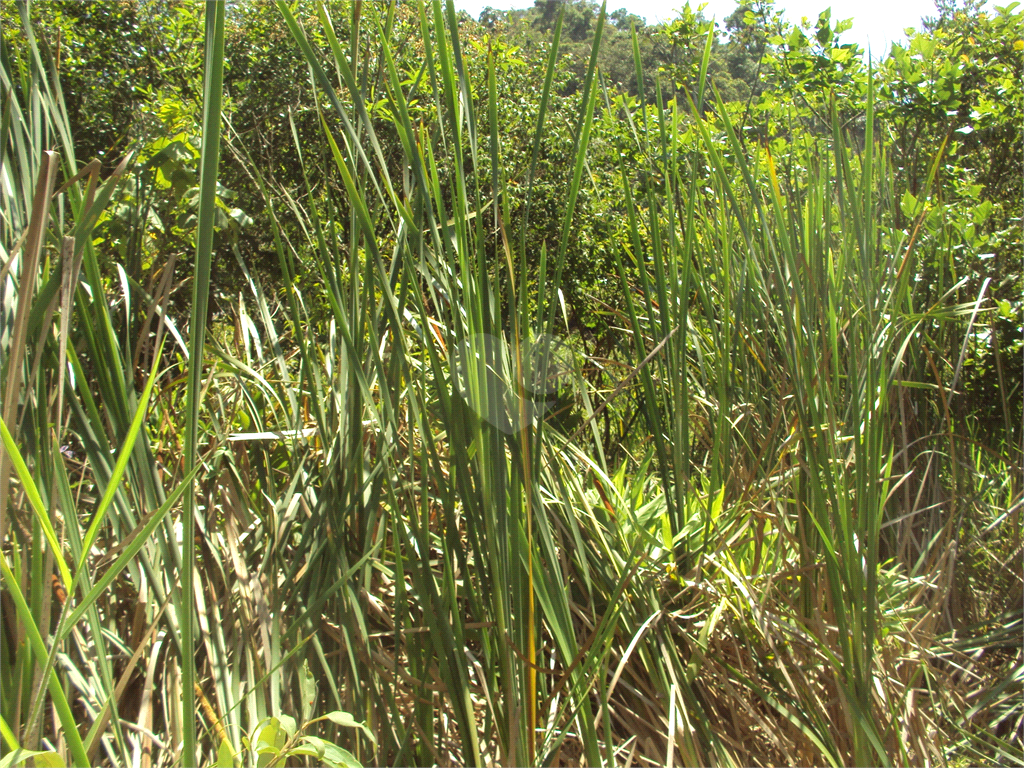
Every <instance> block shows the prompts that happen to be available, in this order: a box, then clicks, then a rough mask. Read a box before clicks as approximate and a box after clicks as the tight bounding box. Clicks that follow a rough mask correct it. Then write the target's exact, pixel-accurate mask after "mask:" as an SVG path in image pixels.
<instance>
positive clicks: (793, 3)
mask: <svg viewBox="0 0 1024 768" xmlns="http://www.w3.org/2000/svg"><path fill="white" fill-rule="evenodd" d="M702 1H703V2H707V7H706V8H705V9H704V15H705V16H706V17H709V18H710V17H712V16H713V17H715V19H716V20H718V21H720V22H721V21H722V20H724V19H725V17H726V16H728V15H729V14H731V13H732V12H733V10H734V9H735V8H736V0H690V7H691V8H693V9H694V10H696V9H697V7H698V5H700V3H701V2H702ZM685 2H686V0H608V10H609V11H614V10H616V9H618V8H626V9H627V10H628V11H629V12H630V13H635V14H636V15H637V16H643V17H644V18H645V19H647V22H648V23H651V24H653V23H655V22H657V21H669V20H671V19H673V18H675V16H676V13H675V10H676V9H678V8H681V7H682V6H683V5H684V4H685ZM992 4H993V3H992V2H991V0H990V2H989V3H987V5H992ZM532 5H533V0H455V7H456V8H458V9H459V10H464V11H466V12H468V13H469V15H470V16H472V17H473V18H474V19H475V18H479V16H480V11H482V10H483V9H484V8H486V7H487V6H491V7H492V8H500V9H502V10H508V9H512V8H529V7H531V6H532ZM775 7H776V8H778V9H779V10H782V11H783V12H784V13H785V15H786V18H787V19H788V20H789V21H790V22H793V23H797V22H799V21H800V18H801V17H802V16H806V17H808V19H810V20H811V22H812V24H813V22H815V21H817V18H818V14H819V13H820V12H821V11H823V10H825V8H828V7H831V8H832V21H833V23H834V22H835V21H836V20H838V19H851V18H852V19H853V27H852V28H851V29H850V30H849V31H847V32H845V33H844V34H843V36H842V37H841V38H840V40H841V41H842V42H851V43H858V44H859V45H860V46H861V47H862V48H865V49H867V48H868V47H869V46H870V49H871V54H872V56H873V57H876V58H879V57H882V56H884V55H885V54H887V53H888V52H889V44H890V43H892V42H901V43H902V42H904V41H905V40H906V37H905V35H904V34H903V30H904V28H906V27H916V28H920V26H921V17H922V16H935V15H936V12H935V3H934V1H933V0H776V3H775Z"/></svg>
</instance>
